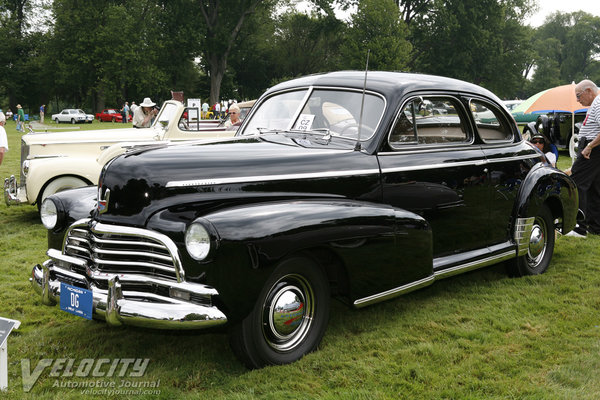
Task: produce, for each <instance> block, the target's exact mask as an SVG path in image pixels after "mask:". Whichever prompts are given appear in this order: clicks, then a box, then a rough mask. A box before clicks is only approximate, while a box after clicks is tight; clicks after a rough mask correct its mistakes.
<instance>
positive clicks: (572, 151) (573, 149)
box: [569, 135, 577, 160]
mask: <svg viewBox="0 0 600 400" xmlns="http://www.w3.org/2000/svg"><path fill="white" fill-rule="evenodd" d="M575 136H576V135H571V138H570V139H569V156H570V157H571V159H572V160H575V159H576V158H577V142H576V140H575Z"/></svg>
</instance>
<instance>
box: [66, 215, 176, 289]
mask: <svg viewBox="0 0 600 400" xmlns="http://www.w3.org/2000/svg"><path fill="white" fill-rule="evenodd" d="M95 227H96V225H94V224H92V225H91V227H90V226H88V224H87V223H84V224H78V225H73V226H71V228H70V229H69V231H68V233H67V235H66V238H65V242H64V246H63V253H64V254H66V255H69V256H73V257H77V258H81V259H84V260H85V261H86V262H87V265H88V266H89V267H90V268H91V269H92V270H93V271H96V272H101V273H109V274H125V273H128V274H140V275H148V276H154V277H160V278H167V279H173V280H178V271H177V270H178V263H177V261H176V257H174V256H173V254H172V248H171V250H170V249H169V246H168V245H167V244H166V243H164V242H163V241H161V240H159V238H158V236H162V235H159V234H155V235H154V236H157V237H151V236H152V235H140V234H136V233H139V232H140V231H143V230H140V229H137V228H136V229H134V228H123V227H113V226H110V225H108V226H106V225H103V226H102V227H103V229H95ZM111 228H114V230H115V231H114V232H113V231H111ZM129 231H131V232H133V233H131V232H129ZM72 269H73V271H74V272H78V273H81V274H85V273H86V271H82V270H80V269H82V267H78V266H75V265H73V266H72Z"/></svg>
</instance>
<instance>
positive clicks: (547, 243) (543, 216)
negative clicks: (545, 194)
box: [508, 205, 555, 276]
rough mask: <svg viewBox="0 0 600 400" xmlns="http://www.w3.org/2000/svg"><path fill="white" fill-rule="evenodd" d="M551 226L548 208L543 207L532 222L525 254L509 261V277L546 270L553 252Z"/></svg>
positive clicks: (534, 273) (551, 221)
mask: <svg viewBox="0 0 600 400" xmlns="http://www.w3.org/2000/svg"><path fill="white" fill-rule="evenodd" d="M553 226H554V225H553V218H552V213H551V212H550V209H549V208H548V206H546V205H543V206H542V207H541V208H540V211H539V213H538V215H537V216H536V217H535V220H534V222H533V227H532V229H531V235H530V237H529V248H528V249H527V254H525V255H523V256H520V257H517V258H516V259H514V260H511V262H510V264H509V265H508V273H509V275H511V276H525V275H539V274H543V273H544V272H545V271H546V270H547V269H548V266H549V265H550V260H551V259H552V253H553V252H554V240H555V235H554V229H553Z"/></svg>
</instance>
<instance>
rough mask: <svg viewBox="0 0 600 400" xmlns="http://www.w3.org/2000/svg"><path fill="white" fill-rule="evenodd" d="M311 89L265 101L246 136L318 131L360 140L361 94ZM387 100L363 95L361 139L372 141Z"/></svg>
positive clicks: (283, 94)
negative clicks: (283, 131) (273, 131)
mask: <svg viewBox="0 0 600 400" xmlns="http://www.w3.org/2000/svg"><path fill="white" fill-rule="evenodd" d="M307 93H308V89H305V90H297V91H293V92H285V93H281V94H277V95H274V96H271V97H269V98H268V99H266V100H265V101H263V102H262V103H261V104H260V105H259V108H258V109H257V110H256V111H255V112H254V113H253V114H252V116H251V119H250V121H248V124H247V125H246V126H245V129H244V132H243V134H244V135H251V134H256V133H261V131H263V132H264V131H265V130H286V131H288V130H291V131H305V132H308V131H318V132H322V133H324V134H326V133H331V134H332V135H336V136H343V137H348V138H352V139H356V138H357V137H358V125H359V121H360V120H361V104H362V101H363V94H362V92H361V91H352V90H344V89H315V90H313V91H312V92H311V93H310V96H308V98H306V95H307ZM384 107H385V101H384V100H383V98H382V97H380V96H377V95H374V94H372V93H366V94H365V96H364V109H363V112H362V126H361V133H360V136H361V139H362V140H365V139H368V138H370V137H371V136H372V135H373V133H374V132H375V128H376V127H377V124H378V123H379V120H380V119H381V116H382V114H383V109H384Z"/></svg>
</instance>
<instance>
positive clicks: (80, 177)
mask: <svg viewBox="0 0 600 400" xmlns="http://www.w3.org/2000/svg"><path fill="white" fill-rule="evenodd" d="M189 114H191V113H188V109H187V108H186V107H185V106H184V105H183V104H182V103H180V102H179V101H176V100H168V101H166V102H165V103H164V104H163V106H162V108H161V110H160V112H159V113H158V115H157V117H156V119H155V121H154V123H153V125H152V126H151V127H150V128H146V129H137V128H123V129H106V130H104V129H102V130H94V131H76V132H60V133H59V132H57V133H41V132H33V133H28V134H26V135H23V137H22V140H21V173H20V175H21V176H20V184H19V182H18V181H17V178H16V177H15V176H14V175H12V176H11V177H10V178H6V179H5V180H4V200H5V202H6V204H7V205H11V204H22V203H27V204H38V206H39V205H40V204H41V203H42V201H43V200H44V199H45V198H46V197H48V196H50V195H51V194H54V193H56V192H60V191H62V190H66V189H72V188H76V187H81V186H87V185H96V184H97V183H98V177H99V175H100V170H101V169H102V166H103V165H104V163H105V162H107V161H109V160H110V159H112V158H114V157H116V156H117V155H119V154H121V153H124V152H125V151H126V150H127V149H128V148H131V147H132V146H136V145H146V144H156V143H160V142H171V141H182V140H192V139H214V138H223V137H230V136H234V135H235V130H227V128H224V127H216V126H211V125H205V124H202V123H201V122H200V123H198V121H193V120H190V119H189Z"/></svg>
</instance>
